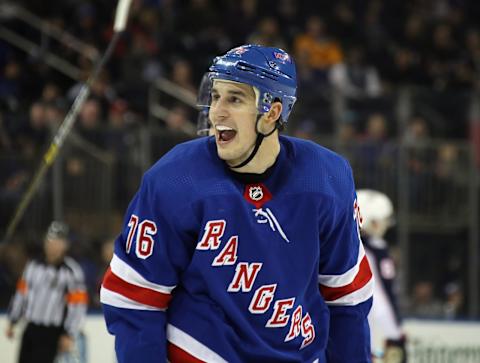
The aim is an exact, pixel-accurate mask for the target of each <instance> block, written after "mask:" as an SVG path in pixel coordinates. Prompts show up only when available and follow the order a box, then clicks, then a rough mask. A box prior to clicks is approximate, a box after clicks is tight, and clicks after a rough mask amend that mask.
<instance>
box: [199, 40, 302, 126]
mask: <svg viewBox="0 0 480 363" xmlns="http://www.w3.org/2000/svg"><path fill="white" fill-rule="evenodd" d="M215 79H223V80H228V81H234V82H240V83H245V84H249V85H251V86H253V87H254V89H255V92H256V94H257V98H258V99H257V109H258V112H259V113H260V114H263V113H265V112H268V111H269V110H270V107H271V105H272V103H273V102H274V101H278V102H281V103H282V106H283V110H282V114H281V117H280V120H279V124H280V125H283V124H284V123H286V122H287V120H288V116H289V115H290V112H291V111H292V108H293V105H294V103H295V101H296V91H297V76H296V70H295V63H294V61H293V59H292V58H291V57H290V55H289V54H288V53H287V52H285V51H284V50H282V49H280V48H274V47H264V46H261V45H254V44H248V45H242V46H240V47H237V48H234V49H231V50H230V51H228V52H227V53H226V54H224V55H222V56H219V57H216V58H215V59H214V61H213V63H212V65H211V66H210V68H209V72H207V73H206V74H205V76H204V77H203V80H202V84H201V85H200V90H199V94H198V106H199V109H200V115H199V124H198V131H199V134H205V132H207V133H208V124H209V122H208V112H209V107H210V102H211V98H210V97H211V96H210V92H211V88H212V85H213V81H214V80H215Z"/></svg>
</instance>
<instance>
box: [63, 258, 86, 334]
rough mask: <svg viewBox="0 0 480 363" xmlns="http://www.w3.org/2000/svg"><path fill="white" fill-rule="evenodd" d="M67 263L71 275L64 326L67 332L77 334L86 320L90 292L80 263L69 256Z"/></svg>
mask: <svg viewBox="0 0 480 363" xmlns="http://www.w3.org/2000/svg"><path fill="white" fill-rule="evenodd" d="M65 263H66V265H67V266H68V267H69V268H70V270H71V275H70V276H69V281H68V287H67V290H68V291H67V294H66V297H65V298H66V302H67V315H66V317H65V320H64V323H63V327H64V330H65V332H66V333H68V334H70V335H76V334H77V333H79V331H80V329H81V327H82V325H83V322H84V321H85V316H86V314H87V307H88V294H87V288H86V286H85V276H84V273H83V271H82V268H81V267H80V265H79V264H78V263H76V262H75V261H74V260H72V259H71V258H69V257H68V258H66V259H65Z"/></svg>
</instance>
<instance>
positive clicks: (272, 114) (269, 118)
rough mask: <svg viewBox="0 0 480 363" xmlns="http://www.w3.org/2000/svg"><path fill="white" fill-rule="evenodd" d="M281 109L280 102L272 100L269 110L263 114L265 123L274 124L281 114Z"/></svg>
mask: <svg viewBox="0 0 480 363" xmlns="http://www.w3.org/2000/svg"><path fill="white" fill-rule="evenodd" d="M282 109H283V106H282V103H281V102H273V103H272V106H271V107H270V111H268V112H267V113H266V115H265V121H266V124H267V125H271V124H275V123H276V122H277V121H278V119H279V118H280V116H281V115H282Z"/></svg>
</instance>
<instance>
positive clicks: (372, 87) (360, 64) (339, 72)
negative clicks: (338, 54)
mask: <svg viewBox="0 0 480 363" xmlns="http://www.w3.org/2000/svg"><path fill="white" fill-rule="evenodd" d="M330 82H331V83H332V85H333V87H334V88H335V89H337V90H338V91H339V92H340V93H341V94H342V95H343V96H344V97H346V98H347V99H349V100H363V99H366V98H374V97H378V96H380V94H381V84H380V78H379V75H378V72H377V71H376V69H375V68H374V67H372V66H369V65H367V64H365V58H364V53H363V50H362V48H360V47H358V46H353V47H351V48H348V49H347V51H346V56H345V60H344V61H343V62H342V63H338V64H336V65H334V66H333V67H332V68H331V70H330Z"/></svg>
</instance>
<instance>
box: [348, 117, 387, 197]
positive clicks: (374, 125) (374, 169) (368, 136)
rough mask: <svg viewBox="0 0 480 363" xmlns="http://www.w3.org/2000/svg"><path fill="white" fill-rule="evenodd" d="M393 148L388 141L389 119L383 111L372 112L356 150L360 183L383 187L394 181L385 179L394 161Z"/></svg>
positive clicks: (378, 187) (372, 186)
mask: <svg viewBox="0 0 480 363" xmlns="http://www.w3.org/2000/svg"><path fill="white" fill-rule="evenodd" d="M394 156H395V155H394V154H393V150H392V148H391V147H390V144H389V143H388V125H387V119H386V117H385V115H384V114H382V113H373V114H371V115H370V116H369V117H368V119H367V121H366V126H365V132H364V134H363V135H362V137H361V138H360V143H359V145H358V148H357V150H356V162H357V167H358V168H359V171H360V172H359V173H358V179H359V180H358V184H359V185H363V186H368V187H371V188H377V189H383V188H385V185H388V184H389V183H391V182H393V181H392V180H385V178H386V177H387V176H388V174H387V171H388V169H389V167H390V165H391V164H392V163H393V158H394Z"/></svg>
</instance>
